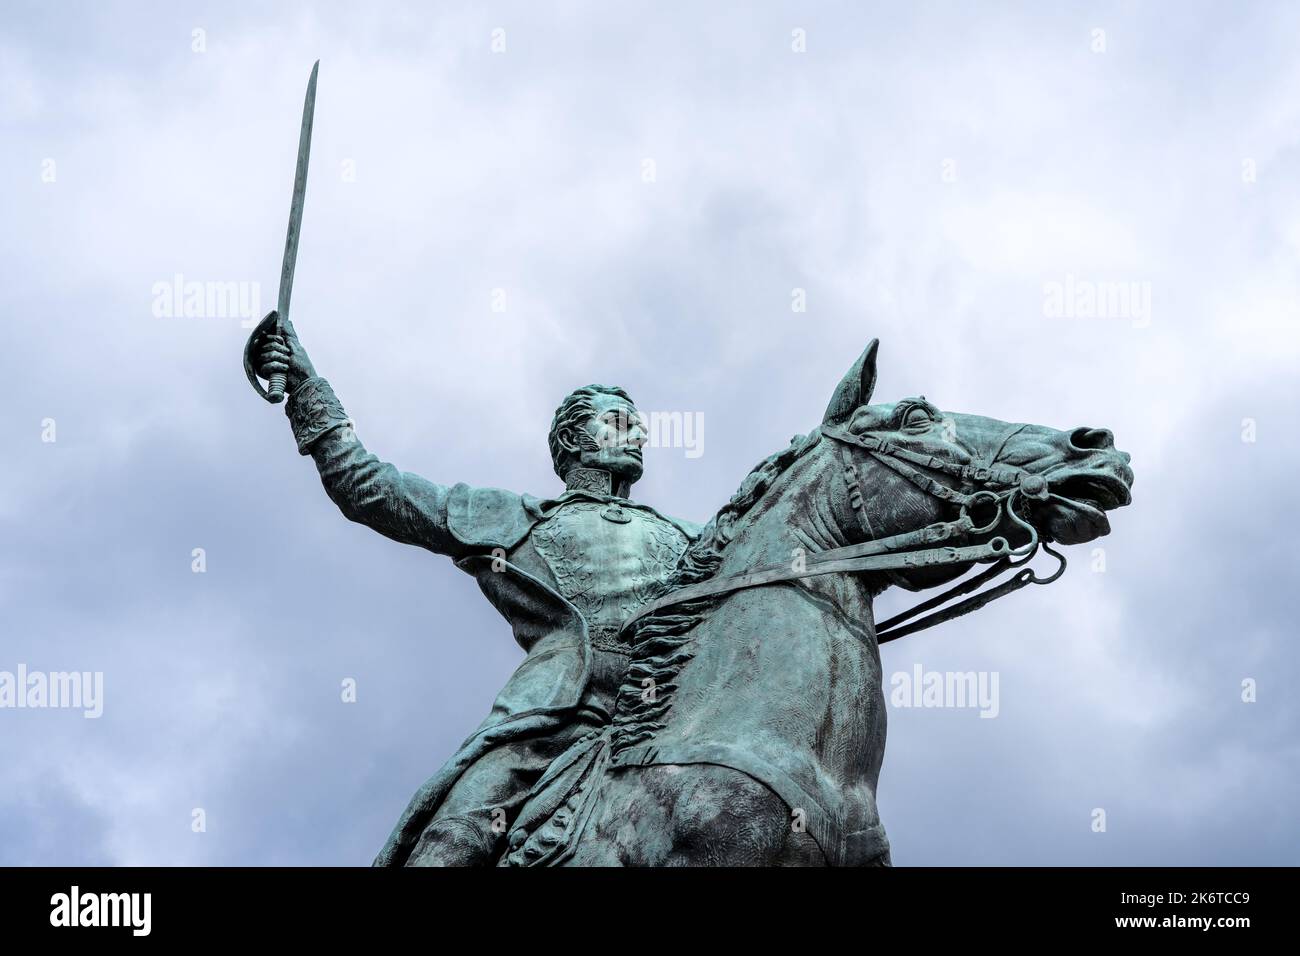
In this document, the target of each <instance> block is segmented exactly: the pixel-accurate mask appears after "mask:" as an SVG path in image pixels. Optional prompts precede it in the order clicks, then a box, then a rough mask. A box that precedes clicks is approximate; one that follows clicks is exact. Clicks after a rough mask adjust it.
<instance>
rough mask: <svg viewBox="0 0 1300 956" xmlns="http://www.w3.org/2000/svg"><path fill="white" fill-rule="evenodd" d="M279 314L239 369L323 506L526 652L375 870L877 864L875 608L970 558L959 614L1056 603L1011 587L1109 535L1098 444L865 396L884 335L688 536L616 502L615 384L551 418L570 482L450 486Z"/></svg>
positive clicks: (640, 435) (1107, 451) (1119, 469)
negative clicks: (424, 561) (490, 620)
mask: <svg viewBox="0 0 1300 956" xmlns="http://www.w3.org/2000/svg"><path fill="white" fill-rule="evenodd" d="M268 320H269V321H264V322H263V323H262V325H261V326H259V328H258V330H257V332H256V333H255V335H254V341H253V343H251V348H250V355H252V356H254V359H253V362H254V365H255V369H256V371H257V373H258V374H259V375H261V376H262V377H263V378H267V379H270V378H271V377H272V376H277V375H283V376H284V377H285V390H286V394H287V396H288V401H287V404H286V407H285V410H286V413H287V414H288V417H289V420H290V422H291V424H292V428H293V433H294V436H295V439H296V441H297V444H298V448H299V450H300V451H301V453H302V454H304V455H309V456H311V458H312V459H313V460H314V462H315V464H316V467H317V469H318V470H319V472H320V476H321V481H322V483H323V484H324V486H325V490H326V492H327V493H328V494H329V496H330V498H331V499H332V500H333V501H334V502H335V503H336V504H337V505H338V507H339V509H340V510H341V511H342V512H343V514H344V515H345V516H347V517H348V518H349V519H351V520H353V521H358V522H361V523H363V524H366V525H368V526H369V527H371V528H373V529H375V530H376V531H378V532H380V533H381V534H384V535H386V536H388V537H389V538H392V539H394V540H396V541H400V542H403V543H405V544H411V545H416V546H419V547H422V548H425V549H427V550H429V551H432V552H434V553H436V554H440V555H446V556H447V557H449V558H451V559H452V560H453V562H454V563H455V564H456V566H457V567H458V568H460V569H461V570H462V571H464V572H466V573H468V574H470V575H472V576H473V577H474V578H475V579H476V580H477V582H478V585H479V587H480V588H481V589H482V591H483V593H484V595H485V597H487V599H488V600H489V601H490V602H491V603H492V604H493V606H494V607H496V609H497V610H498V611H500V613H501V614H502V616H503V617H504V618H505V619H506V621H507V622H508V624H509V626H510V628H511V630H512V632H513V634H514V637H515V639H516V641H518V643H519V645H520V646H521V647H522V648H523V650H524V651H525V656H524V659H523V662H522V663H521V664H520V665H519V667H518V669H517V670H516V671H515V673H514V674H513V676H512V677H511V678H510V680H509V681H508V682H507V683H506V685H505V687H504V688H503V689H502V690H501V693H500V694H499V695H498V696H497V699H496V700H495V701H494V702H492V704H491V707H490V709H489V712H488V714H487V716H486V718H484V719H483V721H482V723H481V724H479V726H478V728H477V729H475V730H474V731H473V733H471V734H470V735H469V736H468V737H467V739H466V740H465V742H464V744H463V745H462V746H461V748H460V749H459V750H458V751H457V753H456V754H455V755H454V756H453V757H452V758H451V759H450V760H449V761H448V762H447V763H446V764H445V765H444V766H443V767H442V768H441V769H440V770H439V771H438V772H437V773H435V774H434V775H433V776H432V777H431V778H430V779H429V780H428V781H427V782H426V783H425V785H424V786H423V787H421V788H420V790H419V791H418V792H417V793H416V794H415V796H414V797H413V798H412V800H411V802H410V805H409V806H408V808H407V810H406V812H405V813H404V814H403V815H402V817H401V819H400V820H399V821H398V823H397V826H396V827H395V828H394V831H393V834H392V836H391V837H390V838H389V841H388V843H387V844H386V845H385V846H384V847H383V849H382V850H381V851H380V853H379V855H378V857H377V858H376V861H375V862H376V863H377V864H380V865H563V864H569V865H619V864H622V865H681V864H712V865H733V864H753V865H771V864H815V865H824V864H835V865H881V864H887V863H888V862H889V844H888V840H887V839H886V837H885V832H884V828H883V826H882V825H881V821H880V817H879V814H878V812H877V808H876V799H875V793H876V783H877V779H878V776H879V772H880V766H881V760H882V758H883V755H884V749H885V729H886V711H885V701H884V696H883V693H882V687H881V683H882V681H881V671H880V654H879V646H878V642H879V641H881V640H886V639H890V638H892V637H894V636H898V635H899V634H901V633H906V629H907V628H909V627H911V626H913V625H911V624H908V625H904V626H903V627H896V628H892V629H890V630H889V631H888V632H886V631H885V629H884V628H883V627H882V628H881V630H880V633H879V635H878V633H877V628H876V624H875V621H874V618H873V614H872V603H873V600H874V598H875V597H876V596H877V595H878V594H879V593H880V592H881V591H882V590H884V589H885V588H887V587H890V586H899V587H903V588H906V589H909V590H914V591H920V590H926V589H930V588H934V587H937V586H940V585H943V584H946V583H948V582H950V581H952V580H953V579H954V578H956V577H958V576H959V575H961V574H962V573H963V572H965V571H968V570H970V569H972V568H974V567H977V566H987V567H986V568H985V569H984V573H985V575H986V577H987V578H988V585H987V586H988V587H989V588H991V589H992V591H985V592H984V594H985V595H986V597H980V598H976V599H975V600H974V601H972V602H971V603H969V604H967V605H965V606H962V607H960V608H959V610H961V611H966V610H973V609H975V608H977V607H978V606H980V604H981V603H982V602H983V601H984V600H986V599H987V595H988V594H990V593H993V592H995V591H998V588H999V587H1001V589H1002V590H1001V591H1000V592H998V593H1009V592H1010V591H1011V590H1014V589H1015V588H1017V587H1019V586H1022V585H1025V584H1029V583H1045V581H1046V580H1049V579H1041V578H1037V577H1035V576H1034V574H1033V572H1031V571H1029V570H1028V569H1027V568H1025V567H1023V565H1024V564H1026V563H1027V562H1028V561H1029V560H1030V559H1031V558H1032V557H1033V556H1034V554H1035V553H1036V551H1037V550H1038V548H1039V547H1040V545H1042V546H1044V547H1046V546H1047V544H1048V543H1049V542H1055V543H1059V544H1077V543H1082V542H1085V541H1089V540H1092V539H1093V538H1095V537H1097V536H1099V535H1103V534H1106V533H1108V532H1109V530H1110V528H1109V524H1108V520H1107V516H1106V512H1107V511H1109V510H1112V509H1114V508H1116V507H1119V506H1122V505H1125V504H1127V503H1128V502H1129V500H1130V495H1129V488H1130V486H1131V484H1132V478H1133V475H1132V471H1131V470H1130V468H1129V463H1128V462H1129V459H1128V455H1126V454H1124V453H1123V452H1120V451H1117V450H1116V449H1115V447H1114V443H1113V441H1112V440H1111V436H1110V433H1109V432H1107V431H1105V430H1103V429H1095V428H1076V429H1070V430H1064V431H1061V430H1056V429H1053V428H1048V427H1045V426H1041V425H1026V424H1009V423H1006V422H1002V421H998V420H995V419H991V418H985V417H981V416H978V415H967V414H961V413H955V412H950V411H944V410H941V409H940V408H938V407H937V406H935V405H934V404H933V403H931V402H929V401H927V400H925V399H924V398H912V399H905V400H903V401H899V402H896V403H893V404H872V403H871V392H872V389H873V386H874V383H875V369H876V343H875V342H874V341H873V342H872V343H871V345H870V346H869V347H868V348H867V350H866V351H865V352H864V353H863V355H862V356H861V357H860V358H859V359H858V360H857V361H856V362H855V363H853V364H852V366H851V368H850V369H849V372H848V374H847V375H846V376H845V378H844V379H843V380H842V381H841V382H840V384H839V386H838V387H837V388H836V389H835V390H834V392H833V393H832V395H831V399H830V402H829V404H828V407H827V411H826V414H825V416H824V418H823V421H822V422H820V423H812V424H814V425H815V427H814V428H812V430H811V431H810V432H809V433H808V434H807V435H803V436H797V437H796V438H795V439H794V440H793V441H792V442H791V444H790V445H789V446H788V447H786V448H784V449H782V450H780V451H778V452H776V453H775V454H773V455H772V456H771V457H770V458H768V459H766V460H765V461H763V462H762V463H760V464H759V465H758V466H757V467H756V468H755V469H754V470H753V471H752V472H751V473H750V474H749V475H748V476H746V477H745V479H744V481H743V482H742V483H741V485H740V488H739V490H738V491H737V492H736V494H735V495H734V496H733V497H732V499H731V500H730V501H729V502H728V503H727V504H725V505H724V506H723V507H722V508H721V509H720V510H719V511H718V512H717V514H716V515H715V516H714V517H713V518H712V519H711V520H710V521H709V522H708V523H707V524H706V525H704V526H703V527H701V526H698V525H695V524H692V523H690V522H687V521H683V520H680V519H677V518H674V517H672V516H669V515H665V514H662V513H660V512H659V511H657V510H656V509H654V508H652V507H650V506H648V505H645V504H642V503H640V502H637V501H635V500H634V499H633V498H632V497H631V494H632V487H633V485H634V484H635V482H636V481H637V480H638V479H639V478H640V477H641V473H642V447H643V445H644V443H645V440H646V432H645V426H644V423H643V421H642V420H641V417H640V415H639V414H638V412H637V410H636V407H635V405H634V404H633V402H632V400H631V398H630V397H629V396H628V395H627V394H626V393H624V392H623V391H621V390H620V389H617V388H611V387H607V386H588V387H587V388H583V389H579V390H578V391H576V392H574V393H572V394H571V395H569V396H568V397H567V398H565V400H564V401H563V403H562V404H561V405H560V407H559V409H558V410H557V412H556V415H555V419H554V423H553V425H552V429H551V434H550V450H551V455H552V459H553V463H554V466H555V471H556V474H557V475H558V477H559V478H560V479H561V480H562V481H563V483H564V487H563V490H560V489H559V488H558V487H557V489H556V490H555V492H554V493H552V494H551V495H550V496H549V497H544V498H543V497H535V496H532V495H528V494H519V493H515V492H509V491H504V490H501V489H495V488H474V487H470V486H467V485H464V484H457V485H450V486H449V485H442V484H438V483H435V482H432V481H429V480H426V479H424V478H422V477H419V476H417V475H413V474H410V473H408V472H403V471H400V470H398V469H397V468H396V467H394V466H393V465H391V464H389V463H387V462H384V461H381V460H380V459H379V458H378V457H376V456H375V455H374V454H372V453H371V452H369V451H368V450H367V449H366V448H365V447H364V445H362V443H361V441H360V439H359V438H358V437H357V432H356V429H355V428H354V426H353V423H352V422H351V421H350V419H349V418H348V416H347V414H346V412H345V411H344V409H343V406H342V404H341V403H340V402H339V400H338V398H337V397H336V396H335V395H334V393H333V391H332V390H331V388H330V386H329V384H328V383H327V382H326V381H325V380H324V379H323V378H321V377H320V376H318V375H317V374H316V371H315V369H314V368H313V366H312V363H311V361H310V360H309V358H308V356H307V353H306V351H305V350H304V348H303V346H302V344H301V342H300V341H299V339H298V336H297V334H296V332H295V331H294V329H293V326H292V324H291V323H289V322H287V321H280V320H278V317H277V318H274V319H273V318H272V317H268ZM1052 553H1053V554H1055V552H1052ZM999 576H1001V577H999ZM999 580H1000V581H1002V582H1003V583H1002V584H1001V585H999V584H998V583H996V582H997V581H999ZM953 597H954V598H956V599H957V600H958V601H959V602H960V600H961V599H962V597H963V595H962V594H955V595H953ZM953 613H955V612H953ZM949 626H950V627H953V626H957V625H949ZM485 704H486V702H485Z"/></svg>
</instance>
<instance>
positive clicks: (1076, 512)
mask: <svg viewBox="0 0 1300 956" xmlns="http://www.w3.org/2000/svg"><path fill="white" fill-rule="evenodd" d="M878 347H879V341H878V340H875V339H873V340H872V341H871V343H870V344H869V345H868V346H867V348H866V350H865V351H864V352H863V353H862V355H861V357H860V358H859V359H858V360H857V362H855V363H854V365H853V367H852V368H850V369H849V372H848V374H847V375H845V376H844V378H843V380H841V382H840V384H839V386H838V387H837V388H836V390H835V392H834V394H833V395H832V397H831V400H830V403H829V405H828V406H827V409H826V414H825V417H824V419H823V423H822V431H823V433H824V434H827V435H830V436H832V437H836V436H838V437H840V438H841V439H848V442H847V443H846V448H849V449H851V450H852V464H851V466H849V467H848V468H847V469H846V477H848V479H849V481H850V484H851V485H852V483H853V482H855V481H856V482H857V485H858V487H856V488H851V489H850V497H851V498H853V499H854V500H853V505H854V506H855V507H853V508H851V509H850V510H852V511H856V512H858V516H859V518H860V520H861V522H862V524H863V525H864V527H863V528H861V529H860V532H859V534H858V535H857V536H858V537H864V536H865V537H866V538H882V537H886V536H890V535H896V534H900V533H904V532H907V531H910V530H914V529H916V528H918V527H922V526H924V525H926V524H929V523H932V522H941V521H951V520H953V519H954V518H957V517H959V515H960V514H961V513H962V512H965V513H966V514H968V515H969V517H970V521H969V522H968V523H967V524H966V525H965V531H966V535H965V537H966V538H968V539H974V538H976V537H979V536H980V535H983V536H984V538H988V537H989V536H1002V537H1003V538H1004V539H1005V540H1006V541H1007V542H1008V547H1014V548H1024V547H1026V546H1027V544H1028V543H1029V542H1030V540H1031V539H1033V540H1034V541H1037V540H1038V539H1039V538H1041V540H1042V541H1044V542H1059V543H1061V544H1081V543H1084V542H1087V541H1091V540H1093V539H1094V538H1097V537H1100V536H1102V535H1105V534H1108V533H1109V532H1110V522H1109V519H1108V518H1107V516H1106V512H1108V511H1110V510H1113V509H1115V508H1118V507H1121V506H1123V505H1127V504H1129V502H1130V501H1131V494H1130V489H1131V487H1132V484H1133V471H1132V469H1131V468H1130V467H1129V455H1128V454H1127V453H1126V452H1122V451H1119V450H1117V449H1116V448H1115V443H1114V439H1113V437H1112V435H1111V433H1110V432H1109V431H1108V430H1106V429H1104V428H1092V427H1078V428H1071V429H1065V430H1061V429H1055V428H1049V427H1047V426H1045V425H1032V424H1014V423H1008V422H1003V421H1000V420H998V419H994V418H988V417H986V416H982V415H969V414H963V413H957V412H947V411H942V410H941V409H939V408H938V407H937V406H936V405H935V404H934V403H933V402H931V401H929V400H927V399H926V398H925V397H924V396H920V397H916V398H907V399H903V400H901V401H898V402H894V403H892V404H877V405H873V404H871V395H872V391H873V389H874V386H875V381H876V354H877V350H878ZM845 520H851V519H850V518H849V516H848V515H846V516H845ZM1035 536H1036V537H1035ZM969 566H970V565H969V564H967V565H966V566H965V567H953V566H945V567H940V568H929V569H921V570H919V571H916V572H908V573H900V574H895V575H892V576H891V579H892V580H893V581H894V582H895V583H898V584H902V585H903V586H905V587H909V588H911V589H919V588H922V587H930V586H933V585H934V584H937V583H942V581H943V580H945V579H948V578H951V577H953V576H954V575H955V574H959V573H961V571H963V570H966V569H967V568H969Z"/></svg>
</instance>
